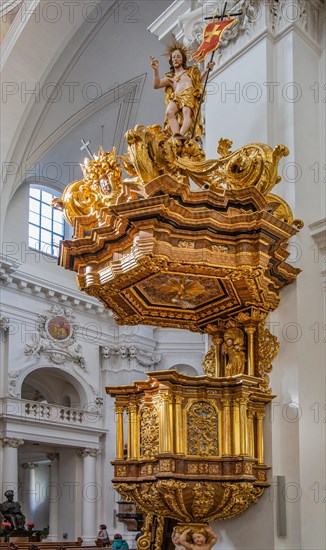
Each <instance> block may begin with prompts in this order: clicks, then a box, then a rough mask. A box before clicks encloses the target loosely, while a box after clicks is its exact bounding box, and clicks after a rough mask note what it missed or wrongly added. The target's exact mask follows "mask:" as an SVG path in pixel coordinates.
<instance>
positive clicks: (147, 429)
mask: <svg viewBox="0 0 326 550" xmlns="http://www.w3.org/2000/svg"><path fill="white" fill-rule="evenodd" d="M158 451H159V420H158V411H157V409H156V407H155V405H153V404H151V405H143V407H142V408H141V411H140V456H141V457H147V458H153V457H154V456H155V455H157V454H158Z"/></svg>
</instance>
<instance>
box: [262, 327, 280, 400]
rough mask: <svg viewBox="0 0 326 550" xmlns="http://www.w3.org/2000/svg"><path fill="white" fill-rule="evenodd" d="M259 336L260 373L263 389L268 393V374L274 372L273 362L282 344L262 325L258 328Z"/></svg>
mask: <svg viewBox="0 0 326 550" xmlns="http://www.w3.org/2000/svg"><path fill="white" fill-rule="evenodd" d="M257 335H258V338H257V355H258V373H259V376H260V377H261V378H262V384H261V385H262V389H263V390H264V391H268V386H269V376H268V375H267V373H270V372H271V371H272V368H273V365H272V362H273V361H274V359H275V357H276V356H277V354H278V351H279V348H280V343H279V341H278V339H277V337H276V336H275V335H273V334H271V332H270V331H269V330H268V328H266V327H264V326H263V324H262V323H261V324H260V325H259V326H258V331H257Z"/></svg>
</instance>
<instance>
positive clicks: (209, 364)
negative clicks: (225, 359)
mask: <svg viewBox="0 0 326 550" xmlns="http://www.w3.org/2000/svg"><path fill="white" fill-rule="evenodd" d="M215 363H216V349H215V346H211V347H210V349H209V350H208V352H207V353H206V355H205V358H204V362H203V370H204V372H205V374H206V376H215Z"/></svg>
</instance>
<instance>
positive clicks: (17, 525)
mask: <svg viewBox="0 0 326 550" xmlns="http://www.w3.org/2000/svg"><path fill="white" fill-rule="evenodd" d="M4 496H5V497H6V498H7V500H5V501H4V502H2V503H1V504H0V514H1V516H2V518H3V519H2V518H1V519H2V521H5V522H8V523H10V525H11V528H10V530H11V531H15V532H19V533H21V532H24V533H25V516H24V514H23V513H22V510H21V506H20V504H19V502H16V501H14V492H13V491H11V490H8V491H6V492H5V494H4Z"/></svg>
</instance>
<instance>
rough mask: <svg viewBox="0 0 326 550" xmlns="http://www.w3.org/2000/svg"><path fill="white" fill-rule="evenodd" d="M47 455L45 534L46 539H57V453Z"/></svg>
mask: <svg viewBox="0 0 326 550" xmlns="http://www.w3.org/2000/svg"><path fill="white" fill-rule="evenodd" d="M47 457H48V458H49V459H50V460H51V465H50V487H49V501H50V502H49V534H48V536H47V540H48V541H57V540H58V532H59V531H58V523H59V493H58V487H59V454H58V453H49V454H48V455H47Z"/></svg>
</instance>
